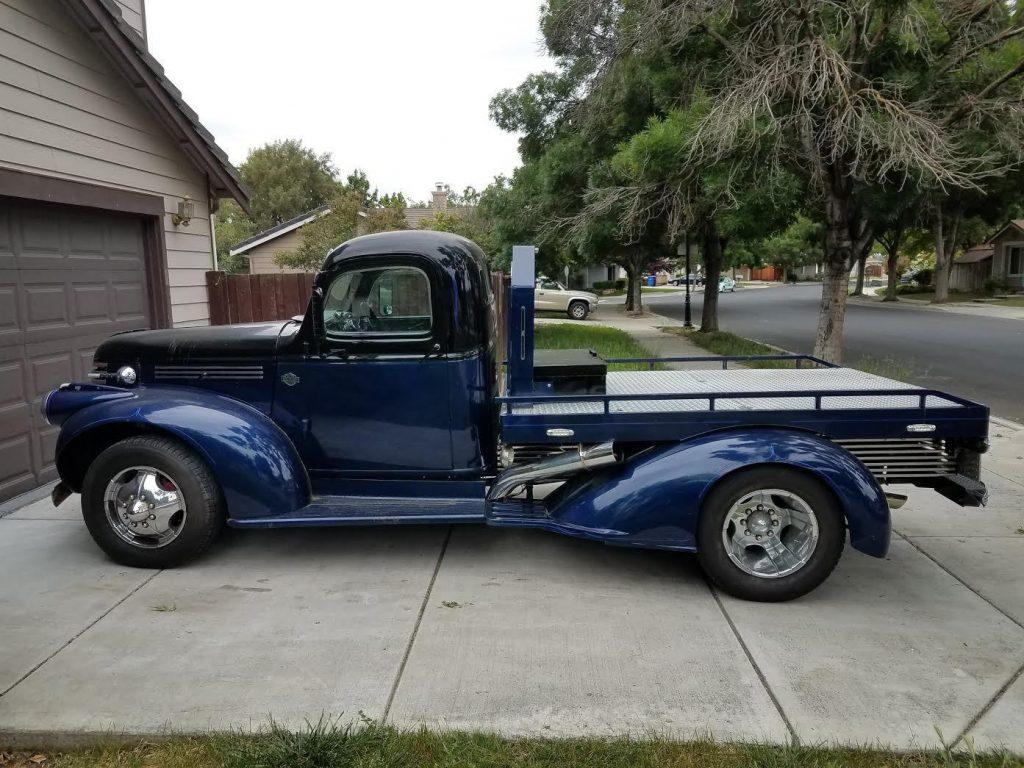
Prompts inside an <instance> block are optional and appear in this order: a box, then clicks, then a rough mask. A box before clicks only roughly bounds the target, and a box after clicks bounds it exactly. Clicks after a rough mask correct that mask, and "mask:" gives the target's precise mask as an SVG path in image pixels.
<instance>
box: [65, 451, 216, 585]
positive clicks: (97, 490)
mask: <svg viewBox="0 0 1024 768" xmlns="http://www.w3.org/2000/svg"><path fill="white" fill-rule="evenodd" d="M138 466H146V467H152V468H153V469H155V470H157V471H158V472H159V473H162V474H164V475H166V477H168V478H170V479H171V480H172V481H173V482H174V483H175V484H176V485H177V486H178V489H180V491H181V495H182V496H183V497H184V500H185V506H186V514H185V515H184V519H183V522H182V523H181V529H180V531H179V532H178V534H177V536H175V537H174V539H173V540H171V541H169V542H168V543H167V544H165V545H163V546H160V547H155V548H144V547H141V546H137V545H135V544H132V543H130V542H129V541H126V540H125V539H123V538H122V537H121V536H120V535H118V533H117V532H116V531H115V530H114V526H113V525H112V523H111V522H110V520H109V519H108V517H107V510H106V508H105V502H104V498H103V497H104V493H105V491H106V489H107V485H108V484H109V483H110V481H111V480H112V479H113V478H115V477H117V475H118V474H119V473H121V472H124V471H125V470H126V469H128V468H131V467H138ZM82 516H83V517H84V518H85V524H86V527H88V529H89V533H90V534H91V535H92V537H93V539H94V540H95V541H96V543H97V544H98V545H99V546H100V548H101V549H102V550H103V551H104V552H106V553H107V554H108V555H109V556H110V557H111V559H113V560H115V561H117V562H118V563H121V564H122V565H128V566H132V567H135V568H173V567H174V566H177V565H181V564H183V563H185V562H187V561H189V560H192V559H194V558H196V557H199V555H201V554H203V552H205V551H206V550H207V549H209V547H210V545H211V544H213V541H214V539H216V538H217V535H218V534H219V533H220V532H221V530H222V529H223V528H224V519H225V515H224V505H223V503H222V501H221V493H220V489H219V487H218V486H217V481H216V480H215V479H214V477H213V474H212V473H211V472H210V470H209V468H208V467H207V466H206V464H205V463H204V462H203V461H201V460H200V459H199V458H198V457H197V456H196V455H195V454H194V453H193V452H192V451H190V450H188V449H187V448H185V447H184V446H182V445H181V444H180V443H178V442H176V441H174V440H169V439H167V438H163V437H149V436H147V437H131V438H128V439H126V440H122V441H120V442H118V443H115V444H114V445H112V446H110V447H109V448H107V449H106V450H105V451H103V453H101V454H100V455H99V456H97V457H96V459H95V460H94V461H93V462H92V464H91V465H90V466H89V470H88V471H87V472H86V474H85V481H84V482H83V484H82Z"/></svg>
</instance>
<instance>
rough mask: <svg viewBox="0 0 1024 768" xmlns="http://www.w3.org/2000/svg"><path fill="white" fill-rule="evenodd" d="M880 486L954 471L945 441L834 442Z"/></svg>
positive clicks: (952, 458)
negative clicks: (860, 464)
mask: <svg viewBox="0 0 1024 768" xmlns="http://www.w3.org/2000/svg"><path fill="white" fill-rule="evenodd" d="M836 442H837V443H839V445H841V446H843V448H845V449H846V450H848V451H849V452H850V453H852V454H853V455H854V456H856V457H857V458H858V459H860V461H861V462H862V463H863V464H864V466H866V467H867V468H868V470H869V471H870V472H871V474H872V475H874V476H875V478H876V479H877V480H878V481H879V482H881V483H886V482H889V483H897V482H907V481H909V480H918V479H925V478H934V477H940V476H942V475H949V474H952V473H954V472H956V456H955V455H954V453H953V450H952V448H951V447H950V446H949V445H948V444H947V443H946V441H945V440H927V439H924V440H922V439H916V438H895V439H892V440H837V441H836Z"/></svg>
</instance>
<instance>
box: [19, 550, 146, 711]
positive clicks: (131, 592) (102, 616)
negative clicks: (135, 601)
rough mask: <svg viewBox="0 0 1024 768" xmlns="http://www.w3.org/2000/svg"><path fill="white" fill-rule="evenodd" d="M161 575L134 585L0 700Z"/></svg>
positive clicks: (31, 670) (20, 678)
mask: <svg viewBox="0 0 1024 768" xmlns="http://www.w3.org/2000/svg"><path fill="white" fill-rule="evenodd" d="M161 573H163V569H162V568H161V569H160V570H159V571H155V572H153V573H151V574H150V575H149V576H147V577H146V578H145V579H143V580H142V581H141V582H140V583H138V584H136V585H135V586H134V587H133V588H132V589H130V590H129V591H128V593H127V594H126V595H124V597H122V598H120V599H119V600H118V601H117V602H116V603H114V604H113V605H112V606H110V607H109V608H107V610H105V611H103V613H101V614H100V615H99V616H97V617H96V618H95V619H93V620H92V621H90V622H89V623H88V624H86V625H85V626H84V627H82V629H80V630H79V631H78V632H76V633H75V634H74V635H72V636H71V637H70V638H69V639H68V640H67V642H64V643H62V644H61V646H60V647H59V648H58V649H57V650H55V651H54V652H53V653H51V654H50V655H49V656H47V657H46V658H45V659H43V660H42V661H40V662H39V663H38V664H36V665H35V666H34V667H32V669H30V670H29V671H28V672H26V673H25V674H24V675H22V676H21V677H19V678H18V679H17V680H15V681H14V682H13V683H11V684H10V685H9V686H7V688H6V689H4V690H3V691H0V699H2V698H3V697H4V696H6V695H7V694H8V693H10V692H11V691H13V690H14V689H15V688H17V687H18V686H19V685H21V684H22V683H23V682H25V681H26V680H27V679H28V678H30V677H31V676H32V675H33V674H35V673H36V672H37V671H39V670H40V669H41V668H42V667H43V666H44V665H45V664H46V663H47V662H49V661H50V660H51V659H53V658H54V657H56V656H57V654H59V653H60V652H61V651H63V650H64V649H65V648H67V647H68V646H70V645H71V644H72V643H73V642H75V640H77V639H78V638H80V637H81V636H82V635H84V634H85V633H86V632H88V631H89V630H90V629H92V628H93V627H95V626H96V625H97V624H99V623H100V622H101V621H103V619H105V618H106V617H107V616H109V615H110V614H111V613H113V611H114V609H115V608H117V607H118V606H119V605H121V604H123V603H124V602H126V601H127V600H128V598H130V597H132V596H133V595H134V594H135V593H136V592H138V591H139V590H140V589H142V588H143V587H144V586H146V585H147V584H149V582H151V581H152V580H153V579H155V578H156V577H157V576H159V575H160V574H161Z"/></svg>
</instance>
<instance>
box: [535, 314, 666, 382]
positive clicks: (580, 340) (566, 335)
mask: <svg viewBox="0 0 1024 768" xmlns="http://www.w3.org/2000/svg"><path fill="white" fill-rule="evenodd" d="M533 339H534V346H535V347H536V348H537V349H592V350H594V351H595V352H597V354H599V355H600V356H601V357H603V358H605V359H608V358H611V357H655V355H653V354H652V353H651V352H650V350H648V349H647V347H645V346H644V345H643V344H641V343H640V342H638V341H637V340H636V339H634V338H633V337H632V336H630V335H629V334H628V333H626V332H625V331H620V330H619V329H618V328H609V327H608V326H607V325H574V324H572V323H542V324H540V325H537V326H535V327H534V335H533ZM637 368H644V369H646V366H636V365H629V364H624V363H616V364H614V365H610V366H608V369H609V370H613V371H615V370H618V371H623V370H636V369H637Z"/></svg>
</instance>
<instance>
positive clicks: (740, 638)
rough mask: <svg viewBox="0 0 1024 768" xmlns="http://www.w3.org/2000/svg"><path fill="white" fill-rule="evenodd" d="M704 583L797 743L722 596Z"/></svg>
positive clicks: (766, 679) (788, 722)
mask: <svg viewBox="0 0 1024 768" xmlns="http://www.w3.org/2000/svg"><path fill="white" fill-rule="evenodd" d="M705 583H706V584H707V585H708V591H709V592H711V597H713V598H714V599H715V603H717V605H718V610H720V611H721V612H722V616H723V618H725V621H726V623H727V624H728V625H729V629H731V630H732V634H733V637H735V638H736V642H737V643H739V644H740V648H742V649H743V654H744V655H745V656H746V657H747V661H748V662H750V666H751V667H752V668H753V670H754V674H755V675H757V679H758V680H760V681H761V685H762V686H764V690H765V693H767V694H768V698H769V699H771V701H772V704H774V705H775V710H776V711H777V712H778V713H779V717H781V718H782V722H783V723H785V725H786V730H787V731H789V737H790V739H792V742H793V744H799V743H800V737H799V736H798V735H797V732H796V729H795V728H794V727H793V723H791V722H790V720H789V716H788V715H786V712H785V710H784V709H783V708H782V702H780V701H779V699H778V697H777V696H776V695H775V691H773V690H772V687H771V686H770V685H769V684H768V678H767V677H765V675H764V672H762V671H761V667H759V666H758V664H757V662H756V661H755V660H754V655H753V654H752V653H751V652H750V648H748V647H747V643H746V641H745V640H744V639H743V636H742V635H741V634H740V630H739V627H737V626H736V623H735V622H734V621H733V620H732V617H731V616H730V615H729V612H728V611H727V610H725V604H724V603H723V602H722V598H721V597H719V595H718V590H716V589H715V587H714V585H712V584H711V582H709V581H707V580H705Z"/></svg>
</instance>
